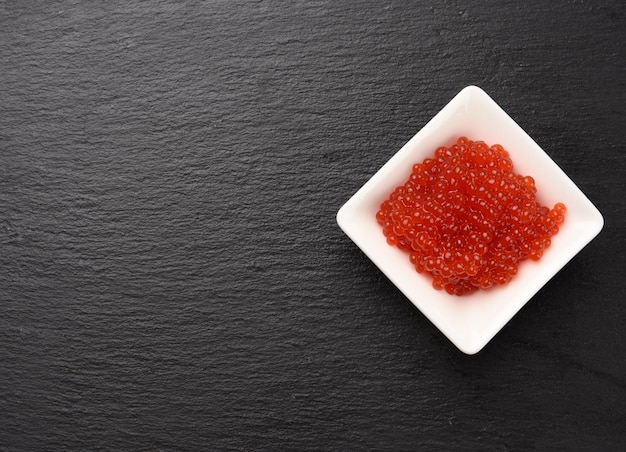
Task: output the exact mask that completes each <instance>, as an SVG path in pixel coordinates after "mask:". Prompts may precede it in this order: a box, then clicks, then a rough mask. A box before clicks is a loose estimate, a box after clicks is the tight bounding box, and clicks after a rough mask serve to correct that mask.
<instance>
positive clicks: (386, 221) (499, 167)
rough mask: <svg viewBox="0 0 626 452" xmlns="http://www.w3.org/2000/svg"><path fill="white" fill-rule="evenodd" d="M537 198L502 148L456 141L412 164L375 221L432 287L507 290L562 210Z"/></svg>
mask: <svg viewBox="0 0 626 452" xmlns="http://www.w3.org/2000/svg"><path fill="white" fill-rule="evenodd" d="M536 193H537V189H536V188H535V181H534V179H533V178H532V177H530V176H521V175H519V174H517V173H515V172H514V171H513V162H512V161H511V158H510V156H509V153H508V152H507V151H506V150H505V149H504V148H503V147H502V146H500V145H499V144H494V145H493V146H488V145H486V144H485V143H484V142H483V141H470V140H468V139H467V138H465V137H461V138H459V139H458V140H457V142H456V143H455V144H454V145H453V146H451V147H440V148H438V149H437V150H436V151H435V155H434V156H433V157H432V158H427V159H426V160H424V161H423V162H422V163H416V164H415V165H413V169H412V171H411V175H410V177H409V179H408V180H407V181H406V182H405V183H404V185H401V186H399V187H397V188H396V189H395V190H394V191H393V192H392V193H391V195H390V196H389V198H388V199H387V200H386V201H384V202H383V203H382V205H381V206H380V210H379V211H378V212H377V213H376V219H377V221H378V223H379V224H380V225H381V226H382V229H383V233H384V235H385V237H386V238H387V243H388V244H389V245H392V246H397V247H398V248H400V249H401V250H404V251H406V252H407V253H409V259H410V261H411V263H412V264H413V265H414V266H415V269H416V270H417V271H418V272H419V273H427V274H430V275H431V276H432V278H433V282H432V284H433V287H434V288H435V289H438V290H441V289H445V290H446V291H447V292H448V293H450V294H455V295H464V294H467V293H470V292H474V291H475V290H478V289H488V288H490V287H492V286H495V285H498V284H506V283H507V282H509V281H510V280H511V278H513V277H514V276H515V274H516V273H517V269H518V266H519V264H520V262H522V261H524V260H526V259H531V260H535V261H536V260H539V259H540V258H541V256H542V255H543V252H544V250H545V249H546V248H548V247H549V246H550V237H552V236H553V235H555V234H556V233H557V232H558V231H559V226H560V225H561V224H562V223H563V221H564V219H565V210H566V208H565V205H563V204H562V203H557V204H555V205H554V207H553V208H552V209H549V208H548V207H545V206H542V205H541V204H540V203H539V202H538V201H537V199H536Z"/></svg>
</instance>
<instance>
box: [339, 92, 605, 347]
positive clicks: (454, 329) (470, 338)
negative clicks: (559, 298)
mask: <svg viewBox="0 0 626 452" xmlns="http://www.w3.org/2000/svg"><path fill="white" fill-rule="evenodd" d="M459 136H465V137H467V138H469V139H470V140H474V141H479V140H482V141H484V142H486V143H487V145H493V144H500V145H502V146H503V147H504V148H505V149H506V150H507V151H508V152H509V154H510V156H511V159H512V160H513V165H514V171H515V172H517V173H519V174H522V175H530V176H532V177H533V178H534V179H535V183H536V187H537V200H538V201H539V202H540V203H541V204H543V205H546V206H550V207H551V206H553V205H554V204H555V203H557V202H562V203H564V204H565V205H566V206H567V214H566V219H565V222H564V223H563V224H562V225H561V227H560V230H559V232H558V234H556V235H555V236H553V237H552V244H551V246H550V247H549V248H548V249H547V250H546V252H545V253H544V255H543V256H542V258H541V259H540V260H539V261H537V262H535V261H530V260H526V261H524V262H522V263H521V264H520V266H519V269H518V273H517V275H516V276H515V277H514V278H513V279H512V280H511V281H510V282H509V283H507V284H505V285H502V286H498V287H494V288H491V289H488V290H478V291H476V292H473V293H472V294H469V295H464V296H456V295H449V294H448V293H447V292H446V291H442V290H435V289H434V288H433V287H432V279H431V278H430V277H429V276H426V275H423V274H419V273H417V272H416V271H415V267H414V266H413V265H412V264H411V262H410V261H409V257H408V254H407V253H405V252H403V251H401V250H400V249H398V248H397V247H392V246H390V245H388V244H387V242H386V239H385V236H384V235H383V233H382V229H381V227H380V225H379V224H378V222H377V221H376V212H377V211H378V209H379V208H380V205H381V203H382V202H383V201H384V200H385V199H387V198H388V197H389V194H390V193H391V192H392V191H393V190H394V189H395V188H396V187H397V186H399V185H402V184H403V183H404V182H405V181H406V180H407V179H408V176H409V175H410V174H411V168H412V166H413V164H414V163H418V162H421V161H423V160H424V159H425V158H428V157H431V156H432V155H433V154H434V151H435V149H437V148H438V147H439V146H450V145H452V144H454V142H455V141H456V139H457V138H458V137H459ZM337 223H338V224H339V226H340V227H341V229H342V230H343V231H344V232H345V233H346V235H348V237H350V239H352V241H354V243H355V244H356V245H357V246H358V247H359V248H361V250H362V251H363V252H364V253H365V254H366V255H367V256H368V257H369V258H370V259H371V260H372V262H373V263H374V264H375V265H376V266H378V268H379V269H380V270H381V271H382V272H383V273H384V274H385V275H386V276H387V278H389V280H391V282H392V283H394V284H395V285H396V286H397V287H398V289H400V291H401V292H402V293H403V294H404V295H405V296H406V297H407V298H408V299H409V300H410V301H411V302H412V303H413V304H414V305H415V306H416V307H417V308H418V309H419V310H420V311H421V312H422V313H423V314H424V315H425V316H426V317H427V318H428V319H429V320H430V321H431V322H432V323H433V324H434V325H435V326H436V327H437V328H439V330H441V332H442V333H443V334H444V335H445V336H446V337H447V338H448V339H449V340H450V341H451V342H452V343H453V344H454V345H455V346H456V347H458V348H459V350H461V351H462V352H464V353H467V354H474V353H477V352H478V351H480V350H481V349H482V348H483V347H484V346H485V345H486V344H487V343H488V342H489V341H490V340H491V339H492V338H493V337H494V336H495V335H496V334H497V333H498V331H500V330H501V329H502V327H504V325H506V323H507V322H508V321H509V320H510V319H511V318H512V317H513V316H514V315H515V314H516V313H517V312H518V311H519V310H520V309H521V308H522V307H523V306H524V305H525V304H526V303H527V302H528V301H529V300H530V299H531V298H532V297H533V295H535V294H536V293H537V291H538V290H539V289H541V287H542V286H543V285H544V284H546V283H547V282H548V281H549V280H550V279H551V278H552V277H553V276H554V275H555V274H556V273H557V272H558V271H559V270H560V269H561V268H563V266H564V265H565V264H567V262H569V261H570V260H571V259H572V258H573V257H574V256H575V255H576V254H577V253H578V252H580V250H581V249H583V247H585V245H587V244H588V243H589V242H590V241H591V240H592V239H593V238H594V237H595V236H596V235H598V233H599V232H600V230H601V229H602V227H603V225H604V220H603V218H602V215H601V214H600V212H599V211H598V209H596V207H595V206H594V205H593V204H592V203H591V201H589V199H588V198H587V197H586V196H585V195H584V194H583V193H582V191H580V189H579V188H578V187H577V186H576V185H575V184H574V182H572V180H571V179H570V178H569V177H568V176H567V175H566V174H565V173H564V172H563V171H562V170H561V169H560V168H559V167H558V166H557V164H556V163H555V162H554V161H553V160H552V159H551V158H550V157H549V156H548V155H547V154H546V153H545V152H544V151H543V150H542V149H541V148H540V147H539V145H538V144H537V143H535V141H533V139H532V138H531V137H530V136H528V134H526V132H524V130H522V128H521V127H520V126H519V125H518V124H517V123H516V122H515V121H514V120H513V119H511V117H510V116H508V115H507V114H506V112H505V111H504V110H503V109H502V108H500V107H499V106H498V104H496V102H494V101H493V100H492V99H491V98H490V97H489V96H488V95H487V94H486V93H485V92H484V91H483V90H481V89H480V88H478V87H476V86H468V87H466V88H464V89H463V90H462V91H461V92H460V93H459V94H457V95H456V96H455V97H454V99H452V100H451V101H450V103H448V104H447V105H446V106H445V107H444V108H443V109H442V110H441V111H440V112H439V113H438V114H437V115H436V116H435V117H434V118H433V119H431V120H430V121H429V122H428V123H427V124H426V125H425V126H424V128H422V129H421V130H420V131H419V132H418V133H417V134H416V135H415V136H414V137H413V138H411V140H409V142H407V143H406V144H405V145H404V146H403V147H402V148H401V149H400V150H399V151H398V152H397V153H396V154H395V155H394V156H393V157H392V158H391V159H390V160H389V161H388V162H387V163H386V164H385V165H384V166H383V167H382V168H381V169H380V170H379V171H378V172H377V173H376V174H375V175H374V176H372V178H371V179H370V180H368V181H367V182H366V183H365V185H363V187H361V189H359V190H358V191H357V193H355V194H354V196H352V197H351V198H350V199H349V200H348V201H347V202H346V203H345V204H344V205H343V206H342V207H341V209H339V212H338V213H337Z"/></svg>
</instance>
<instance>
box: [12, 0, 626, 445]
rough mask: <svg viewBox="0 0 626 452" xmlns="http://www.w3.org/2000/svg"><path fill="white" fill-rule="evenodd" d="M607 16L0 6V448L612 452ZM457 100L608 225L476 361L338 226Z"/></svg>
mask: <svg viewBox="0 0 626 452" xmlns="http://www.w3.org/2000/svg"><path fill="white" fill-rule="evenodd" d="M478 3H479V4H478ZM625 9H626V8H625V7H624V3H623V2H620V1H603V2H601V1H592V2H588V1H584V2H583V1H567V2H566V1H554V2H544V1H540V0H534V1H529V2H518V1H510V0H507V1H499V2H461V1H443V2H434V3H433V4H429V3H427V2H403V1H394V0H392V1H385V2H378V1H363V2H333V1H311V2H277V1H263V2H230V1H220V0H217V1H208V2H177V1H171V0H169V1H168V0H165V1H158V2H138V1H113V2H106V3H103V4H100V3H99V2H89V1H86V2H79V1H77V0H64V1H58V2H35V1H31V0H28V1H20V2H9V1H6V2H2V3H0V309H1V315H0V450H7V451H14V450H44V449H45V450H63V449H72V450H93V449H126V450H131V449H132V450H170V449H177V450H196V449H212V450H390V451H391V450H393V451H396V450H411V449H413V450H417V449H419V450H482V449H484V450H524V449H532V450H559V449H561V450H573V449H587V450H599V449H603V450H624V449H625V448H626V434H625V433H624V432H626V409H625V407H626V377H625V366H624V362H625V358H626V353H625V351H626V335H625V329H624V321H625V317H626V308H625V298H626V297H625V295H626V278H624V274H623V273H624V268H626V259H625V256H626V246H625V237H626V230H625V223H624V221H625V220H624V219H625V218H626V201H625V199H624V195H625V183H624V177H625V176H626V171H625V169H626V168H625V163H624V143H625V142H626V136H625V130H626V124H625V121H624V118H625V111H624V106H625V105H626V96H625V93H626V70H625V69H626V54H625V53H626V52H625V47H624V42H626V33H625V30H626V20H625V17H624V13H625ZM469 84H476V85H478V86H481V87H482V88H483V89H485V90H486V91H487V92H488V93H489V94H490V95H491V96H492V97H493V98H494V99H495V100H496V101H497V102H499V103H500V104H501V105H502V106H503V108H504V109H505V110H507V112H509V114H510V115H511V116H512V117H513V118H514V119H515V120H516V121H518V122H519V123H520V124H521V125H522V127H524V128H525V129H526V130H527V131H528V132H529V133H530V135H531V136H533V138H535V140H536V141H537V142H538V143H539V144H540V145H542V146H543V147H544V149H546V150H547V151H548V153H549V154H550V155H551V156H552V157H553V158H554V159H555V161H556V162H557V163H558V164H559V165H560V166H561V167H562V168H563V169H564V170H565V171H566V172H567V173H568V174H569V175H570V177H571V178H572V179H573V180H574V181H575V182H576V183H577V184H578V185H579V186H580V187H581V189H582V190H583V191H584V192H585V193H586V194H587V195H588V196H589V198H590V199H591V200H592V201H593V202H594V203H595V204H596V205H597V206H598V208H599V209H600V211H601V212H602V213H603V214H604V216H605V220H606V225H605V228H604V230H603V232H602V233H601V234H600V236H599V237H598V238H597V239H596V240H595V241H593V242H592V243H591V244H590V245H589V246H588V247H586V248H585V249H584V250H583V251H582V252H581V253H580V254H579V255H578V256H577V257H576V258H575V259H574V260H573V261H572V262H571V263H570V264H569V265H568V266H567V267H566V268H565V269H563V270H562V271H561V272H560V273H559V274H558V275H557V276H556V277H555V278H554V279H553V280H552V281H551V282H550V283H549V284H548V285H547V286H546V287H545V288H544V289H542V290H541V291H540V292H539V293H538V294H537V295H536V296H535V297H534V298H533V300H531V302H530V303H529V304H528V305H527V306H526V307H525V308H524V309H523V310H522V311H521V312H520V313H519V314H518V315H517V316H516V317H515V318H514V319H513V320H512V321H511V322H510V323H509V324H508V325H507V326H506V327H505V328H504V329H503V331H502V332H501V333H500V334H499V335H498V336H496V338H495V339H494V340H493V341H492V342H491V343H490V344H489V345H488V346H487V347H486V348H485V349H484V350H483V351H482V352H480V353H479V354H478V355H475V356H465V355H463V354H462V353H461V352H459V351H457V350H456V349H455V348H454V347H453V346H452V345H451V344H450V343H449V342H448V341H447V340H446V339H445V338H444V337H443V336H442V335H441V334H440V333H439V332H438V331H437V330H436V329H435V328H434V327H433V326H432V325H431V324H430V323H429V322H428V321H427V320H426V319H425V318H424V317H423V316H422V315H421V314H420V313H419V311H418V310H417V309H415V308H414V307H413V306H412V305H411V304H410V303H409V302H408V301H407V300H406V299H405V298H404V297H403V296H402V294H400V293H399V291H398V290H397V289H395V288H394V287H393V285H392V284H390V283H389V282H388V280H387V279H386V278H385V277H384V276H383V275H382V274H381V273H380V272H379V271H378V270H377V268H376V267H375V266H374V265H373V264H371V263H370V262H369V261H368V260H367V259H366V258H365V256H364V255H363V254H362V253H361V252H360V251H359V250H358V249H357V248H356V246H354V245H353V244H352V243H351V242H350V241H349V240H348V239H347V238H346V237H345V236H344V235H343V234H342V233H341V231H340V230H339V228H338V227H337V226H336V224H335V213H336V211H337V209H338V208H339V207H340V206H341V204H342V203H343V202H345V201H346V200H347V199H348V198H349V197H350V196H351V195H352V194H353V193H354V192H355V191H356V189H357V188H358V187H360V186H361V185H362V184H363V183H364V182H365V181H366V180H367V179H368V178H369V177H370V176H371V175H372V174H373V173H374V172H375V171H376V170H377V169H378V168H379V167H380V166H381V165H382V164H383V163H384V162H385V161H386V160H387V159H388V158H389V157H390V156H391V155H392V154H393V153H395V152H396V150H397V149H399V147H400V146H401V145H402V144H404V142H406V141H407V140H408V139H409V138H410V137H411V136H412V135H413V134H414V133H415V132H416V131H417V130H418V129H419V128H420V127H421V126H423V125H424V124H425V123H426V122H427V121H428V120H429V119H430V118H431V117H432V116H433V115H434V114H435V113H436V112H437V111H438V110H439V109H440V108H441V107H442V106H443V105H445V104H446V103H447V102H448V101H449V100H450V99H451V98H452V97H453V96H454V95H455V94H456V93H457V92H458V91H459V90H460V89H461V88H463V87H464V86H466V85H469Z"/></svg>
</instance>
